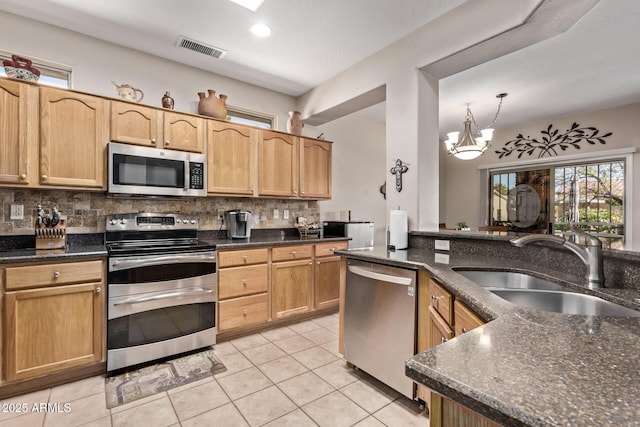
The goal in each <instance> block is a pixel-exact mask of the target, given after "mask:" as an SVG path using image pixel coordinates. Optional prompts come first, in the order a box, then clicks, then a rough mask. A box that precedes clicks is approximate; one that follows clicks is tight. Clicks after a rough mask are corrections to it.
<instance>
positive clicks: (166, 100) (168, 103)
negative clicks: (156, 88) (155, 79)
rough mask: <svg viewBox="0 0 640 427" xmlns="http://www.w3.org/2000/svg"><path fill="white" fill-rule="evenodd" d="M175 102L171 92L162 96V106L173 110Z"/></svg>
mask: <svg viewBox="0 0 640 427" xmlns="http://www.w3.org/2000/svg"><path fill="white" fill-rule="evenodd" d="M173 104H174V100H173V98H172V97H171V94H170V93H169V92H165V93H164V96H163V97H162V106H163V107H164V108H168V109H170V110H173Z"/></svg>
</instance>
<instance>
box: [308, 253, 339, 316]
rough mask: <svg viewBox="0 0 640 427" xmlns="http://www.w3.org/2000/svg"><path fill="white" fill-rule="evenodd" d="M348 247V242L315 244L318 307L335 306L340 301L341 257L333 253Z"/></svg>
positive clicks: (314, 273)
mask: <svg viewBox="0 0 640 427" xmlns="http://www.w3.org/2000/svg"><path fill="white" fill-rule="evenodd" d="M345 249H347V242H328V243H319V244H317V245H315V265H314V272H313V300H314V303H313V306H314V308H316V309H320V308H327V307H335V306H337V305H338V304H339V302H340V258H341V257H339V256H337V255H334V254H333V253H334V252H335V251H337V250H345Z"/></svg>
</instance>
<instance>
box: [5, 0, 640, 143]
mask: <svg viewBox="0 0 640 427" xmlns="http://www.w3.org/2000/svg"><path fill="white" fill-rule="evenodd" d="M465 1H467V0H348V1H347V0H322V1H320V0H266V1H265V2H264V3H263V4H262V6H260V8H259V9H258V10H257V11H256V12H251V11H249V10H246V9H244V8H242V7H240V6H238V5H236V4H234V3H231V2H229V1H227V0H206V1H205V0H183V1H179V2H178V1H175V0H135V1H131V0H109V1H108V2H106V1H104V2H95V1H86V0H0V10H5V11H7V12H11V13H15V14H18V15H22V16H26V17H29V18H32V19H36V20H40V21H44V22H47V23H50V24H54V25H58V26H60V27H64V28H67V29H70V30H73V31H77V32H80V33H84V34H87V35H91V36H93V37H97V38H99V39H103V40H107V41H110V42H113V43H117V44H120V45H123V46H127V47H131V48H134V49H138V50H141V51H144V52H148V53H150V54H154V55H158V56H162V57H165V58H168V59H172V60H175V61H178V62H182V63H185V64H189V65H192V66H194V67H198V68H202V69H205V70H208V71H211V72H214V73H217V74H221V75H225V76H229V77H233V78H236V79H238V80H242V81H246V82H249V83H252V84H255V85H258V86H263V87H266V88H269V89H273V90H276V91H279V92H283V93H286V94H289V95H293V96H298V95H300V94H302V93H304V92H306V91H307V90H309V89H311V88H312V87H315V86H317V85H319V84H320V83H322V82H324V81H326V80H327V79H329V78H331V77H332V76H334V75H336V74H338V73H339V72H341V71H343V70H345V69H347V68H349V67H350V66H352V65H353V64H355V63H357V62H358V61H360V60H362V59H364V58H366V57H367V56H369V55H371V54H372V53H374V52H376V51H378V50H380V49H382V48H383V47H385V46H388V45H389V44H391V43H393V42H395V41H397V40H398V39H400V38H402V37H404V36H406V35H407V34H409V33H411V32H413V31H414V30H416V29H417V28H420V27H421V26H423V25H426V24H428V23H429V22H430V21H431V20H433V19H435V18H437V17H438V16H440V15H442V14H443V13H445V12H447V11H448V10H450V9H452V8H455V7H457V6H459V5H460V4H462V3H464V2H465ZM472 1H483V0H472ZM504 1H513V0H504ZM564 1H571V0H564ZM256 22H263V23H266V24H268V25H269V26H270V27H271V28H272V30H273V33H272V35H271V36H270V37H268V38H265V39H260V38H256V37H254V36H253V35H251V34H250V33H249V31H248V28H249V27H250V26H251V25H252V24H254V23H256ZM638 22H640V1H638V0H601V1H600V3H599V4H597V5H596V6H595V7H594V8H593V9H592V10H591V11H589V12H588V13H587V14H586V15H585V16H584V17H583V18H581V19H580V20H579V21H578V22H577V23H576V24H575V25H574V26H573V27H572V28H570V29H569V30H568V31H567V32H566V33H564V34H561V35H559V36H556V37H553V38H551V39H549V40H545V41H542V42H540V43H537V44H535V45H533V46H530V47H528V48H524V49H521V50H519V51H516V52H514V53H511V54H508V55H505V56H503V57H501V58H498V59H496V60H493V61H490V62H488V63H485V64H482V65H479V66H476V67H474V68H471V69H469V70H466V71H464V72H460V73H458V74H455V75H453V76H450V77H446V78H444V79H442V80H441V84H440V129H441V133H444V132H446V131H448V130H452V129H454V128H461V127H462V124H461V122H462V121H463V119H464V108H465V104H466V103H471V108H472V110H473V113H474V115H475V117H476V120H477V122H478V125H481V126H484V125H486V124H488V123H489V122H490V121H491V119H492V117H493V114H494V113H495V108H496V106H497V100H496V98H495V95H496V94H497V93H500V92H509V96H508V97H507V98H506V99H505V101H504V105H503V112H502V113H501V116H500V117H499V119H498V124H497V125H498V126H510V125H513V124H516V123H518V122H526V121H530V120H537V119H544V118H546V117H553V116H557V115H562V114H567V113H571V112H585V111H590V110H596V109H600V108H604V107H612V106H616V105H622V104H627V103H631V102H638V101H640V72H638V71H639V70H640V55H639V54H638V47H637V44H638V41H640V25H638ZM487 24H488V23H487V22H486V21H485V22H478V25H487ZM180 35H182V36H186V37H189V38H193V39H196V40H198V41H200V42H203V43H205V44H209V45H212V46H215V47H218V48H222V49H225V50H227V51H228V53H227V55H226V56H225V57H224V58H222V59H215V58H211V57H207V56H204V55H201V54H198V53H195V52H191V51H188V50H186V49H181V48H178V47H176V46H175V43H176V40H177V38H178V36H180ZM371 110H373V112H374V117H378V118H379V119H383V117H384V107H383V106H377V107H373V108H372V109H371ZM455 130H461V129H455Z"/></svg>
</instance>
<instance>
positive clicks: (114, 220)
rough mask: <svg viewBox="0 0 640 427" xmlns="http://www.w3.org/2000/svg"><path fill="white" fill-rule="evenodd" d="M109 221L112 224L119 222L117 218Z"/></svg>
mask: <svg viewBox="0 0 640 427" xmlns="http://www.w3.org/2000/svg"><path fill="white" fill-rule="evenodd" d="M109 223H110V224H111V225H116V224H117V223H118V220H117V219H112V220H111V221H109Z"/></svg>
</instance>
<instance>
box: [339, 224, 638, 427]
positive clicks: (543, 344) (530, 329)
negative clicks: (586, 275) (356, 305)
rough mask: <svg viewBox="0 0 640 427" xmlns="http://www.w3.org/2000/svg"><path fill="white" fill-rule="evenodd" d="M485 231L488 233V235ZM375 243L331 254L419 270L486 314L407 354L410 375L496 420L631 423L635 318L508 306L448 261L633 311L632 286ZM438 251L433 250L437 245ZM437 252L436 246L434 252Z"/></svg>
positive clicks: (635, 391) (506, 262) (509, 261)
mask: <svg viewBox="0 0 640 427" xmlns="http://www.w3.org/2000/svg"><path fill="white" fill-rule="evenodd" d="M494 238H495V237H494ZM436 253H438V252H436V251H432V250H427V249H417V248H416V249H408V250H398V251H395V252H390V251H387V249H386V248H384V247H376V248H374V249H373V250H371V251H338V252H337V254H339V255H344V256H347V257H349V258H354V259H360V260H364V261H370V262H379V263H384V264H389V265H395V266H399V267H405V268H424V269H427V270H428V271H429V272H430V273H431V274H432V275H433V276H434V277H437V278H438V280H439V282H440V283H442V284H443V285H444V286H445V287H447V288H448V289H449V290H450V291H451V292H452V293H454V294H455V295H456V298H458V299H460V300H461V301H463V302H464V303H466V304H467V305H468V306H470V307H471V308H472V309H473V310H474V311H475V312H476V313H478V314H479V315H480V316H481V317H483V318H484V319H485V320H487V321H488V323H487V324H485V325H484V326H481V327H479V328H477V329H474V330H473V331H471V332H469V333H466V334H464V335H462V336H460V337H457V338H456V339H453V340H450V341H448V342H446V343H444V344H440V345H438V346H436V347H434V348H432V349H430V350H428V351H426V352H423V353H420V354H418V355H416V356H414V357H413V358H411V359H409V360H408V361H407V364H406V372H407V375H408V376H409V377H411V378H413V379H414V380H415V381H417V382H419V383H421V384H424V385H426V386H427V387H429V388H431V389H433V390H435V391H437V392H439V393H441V394H442V395H444V396H447V397H450V398H452V399H453V400H455V401H457V402H460V403H462V404H463V405H465V406H467V407H469V408H471V409H473V410H475V411H476V412H478V413H480V414H483V415H485V416H486V417H488V418H490V419H493V420H495V421H497V422H499V423H502V424H505V425H524V426H623V425H624V426H638V425H640V399H638V396H639V395H640V368H639V367H638V364H637V361H636V358H637V352H638V349H639V348H640V318H627V317H601V316H579V315H564V314H558V313H551V312H544V311H538V310H531V309H527V308H522V307H518V306H515V305H513V304H511V303H509V302H507V301H505V300H503V299H501V298H499V297H498V296H496V295H494V294H492V293H491V292H489V291H488V290H486V289H484V288H482V287H480V286H478V285H476V284H475V283H473V282H471V281H469V280H468V279H466V278H464V277H463V276H461V275H460V274H458V273H456V272H455V270H454V269H455V268H456V267H462V268H465V267H466V268H478V269H481V268H484V269H503V270H510V271H513V270H515V271H525V272H530V273H533V274H534V275H538V276H541V277H546V278H549V279H553V280H555V281H559V282H560V283H562V284H564V285H566V286H569V287H572V288H573V289H575V290H583V291H584V292H585V293H589V294H593V295H597V296H599V297H601V298H603V299H607V300H610V301H613V302H616V303H619V304H622V305H626V306H628V307H631V308H635V309H638V310H640V303H639V302H638V301H640V299H639V298H640V292H639V291H638V289H614V288H605V289H601V290H597V291H587V290H586V289H585V288H583V287H581V286H580V284H581V283H582V279H583V278H582V277H576V276H575V275H570V274H568V273H566V272H563V271H551V270H549V269H548V268H545V269H541V268H540V267H539V266H536V265H535V264H534V263H532V262H527V261H523V260H520V261H519V260H514V259H502V258H500V257H495V256H485V255H477V254H456V253H450V254H448V255H449V260H448V263H445V262H437V261H436ZM440 254H442V253H441V252H440ZM438 257H439V258H438V260H440V258H441V255H438Z"/></svg>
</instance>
